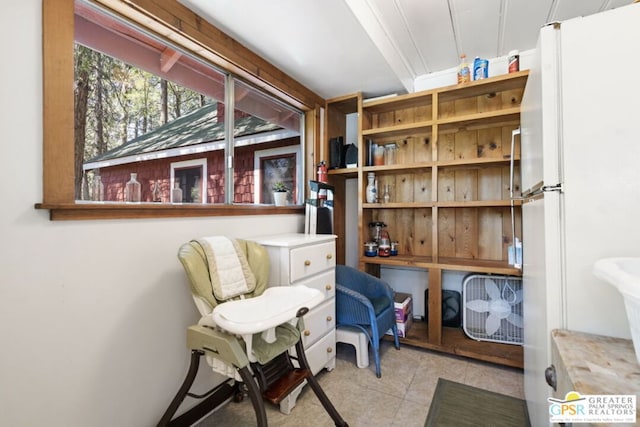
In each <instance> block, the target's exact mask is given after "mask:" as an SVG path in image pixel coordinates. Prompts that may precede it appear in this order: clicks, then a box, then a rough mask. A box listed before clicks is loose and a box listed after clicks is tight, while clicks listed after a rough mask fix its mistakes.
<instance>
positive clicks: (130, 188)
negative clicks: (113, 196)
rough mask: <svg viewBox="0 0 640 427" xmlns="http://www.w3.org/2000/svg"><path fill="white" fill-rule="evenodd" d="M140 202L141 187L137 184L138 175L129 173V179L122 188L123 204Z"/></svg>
mask: <svg viewBox="0 0 640 427" xmlns="http://www.w3.org/2000/svg"><path fill="white" fill-rule="evenodd" d="M140 200H142V186H141V185H140V183H139V182H138V174H137V173H133V172H132V173H131V179H130V180H129V181H128V182H127V184H126V185H125V187H124V201H125V202H134V203H135V202H140Z"/></svg>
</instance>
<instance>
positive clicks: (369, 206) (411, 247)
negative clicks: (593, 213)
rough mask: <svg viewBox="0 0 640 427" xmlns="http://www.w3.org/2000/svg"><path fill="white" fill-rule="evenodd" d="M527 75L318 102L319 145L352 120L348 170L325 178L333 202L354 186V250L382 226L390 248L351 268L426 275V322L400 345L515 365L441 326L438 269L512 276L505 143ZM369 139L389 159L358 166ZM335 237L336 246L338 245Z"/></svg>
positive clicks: (512, 353)
mask: <svg viewBox="0 0 640 427" xmlns="http://www.w3.org/2000/svg"><path fill="white" fill-rule="evenodd" d="M527 77H528V71H521V72H517V73H512V74H507V75H503V76H498V77H493V78H489V79H485V80H480V81H476V82H471V83H468V84H465V85H455V86H448V87H443V88H438V89H434V90H429V91H424V92H419V93H413V94H408V95H401V96H394V97H388V98H383V99H378V100H373V101H364V100H363V99H362V96H361V94H359V93H357V94H353V95H347V96H344V97H340V98H335V99H332V100H329V101H327V105H326V111H327V121H326V123H327V127H326V130H327V131H326V132H325V134H326V136H327V141H328V140H329V138H332V137H336V136H341V135H344V132H345V118H346V116H347V115H351V114H354V113H357V117H358V119H357V120H358V132H359V141H358V146H359V147H360V149H359V161H358V167H357V168H356V169H336V170H331V171H329V179H330V183H331V184H332V185H335V186H336V187H337V188H340V190H337V193H340V192H342V194H343V197H346V196H344V194H345V191H344V188H345V186H344V183H345V180H346V179H350V178H356V179H357V180H358V228H359V233H358V234H359V244H360V247H361V248H362V247H363V245H364V243H365V242H366V241H368V240H369V230H368V224H369V223H370V222H373V221H383V222H384V223H385V224H387V226H388V230H389V233H390V235H391V239H392V240H394V241H397V242H398V244H399V246H398V247H399V255H398V256H394V257H388V258H382V257H365V256H364V253H362V254H361V255H360V262H359V264H360V268H361V269H362V270H365V271H368V272H370V273H372V274H376V275H379V273H380V267H381V266H395V267H411V268H421V269H425V270H427V271H428V274H429V284H428V287H429V290H430V291H429V303H428V304H429V306H428V309H429V310H428V312H429V318H428V319H426V322H422V323H421V322H417V324H414V326H413V329H412V330H410V332H409V336H408V337H407V338H404V339H403V342H405V343H406V344H409V345H414V346H417V347H423V348H430V349H435V350H440V351H445V352H449V353H454V354H460V355H464V356H468V357H473V358H477V359H481V360H486V361H490V362H495V363H501V364H504V365H508V366H516V367H522V348H521V347H519V346H514V345H510V344H496V343H492V342H478V341H474V340H472V339H469V338H467V337H466V336H465V335H464V333H463V331H462V330H461V329H451V328H443V327H442V325H441V316H442V313H441V301H440V295H441V289H442V273H443V272H445V271H467V272H470V273H471V272H473V273H485V274H500V275H513V276H519V275H521V272H520V270H519V269H516V268H514V267H513V266H511V265H509V264H508V255H507V250H508V247H509V245H512V244H513V241H514V237H521V229H522V213H521V207H520V206H521V204H520V203H516V202H512V201H511V200H510V193H511V191H512V189H511V186H512V184H513V192H514V195H515V196H518V195H519V191H520V189H519V182H518V177H519V159H520V151H519V141H517V142H518V144H515V150H514V151H513V153H512V151H511V148H512V147H511V145H512V144H511V138H512V131H513V130H514V129H517V128H518V127H519V126H520V102H521V99H522V94H523V92H524V87H525V84H526V80H527ZM369 141H371V142H372V143H375V144H377V145H386V144H391V143H395V144H396V146H397V147H398V148H397V150H396V155H395V157H396V162H395V163H394V164H386V165H381V166H370V165H367V164H366V162H365V160H366V153H365V151H366V148H365V147H367V143H368V142H369ZM512 157H513V162H512ZM512 163H513V164H514V166H515V170H514V173H513V175H512V171H511V164H512ZM370 172H373V173H375V175H376V178H377V181H378V190H379V194H381V193H382V189H383V188H384V186H385V185H388V186H389V188H390V189H391V201H390V202H389V203H382V202H381V201H378V202H377V203H366V202H365V189H366V185H367V174H368V173H370ZM512 176H513V178H514V181H513V183H512V182H511V177H512ZM340 200H341V199H340V196H337V197H336V210H335V214H336V224H337V227H336V233H337V234H338V236H344V217H339V216H340V215H344V210H342V211H341V210H340V209H339V208H338V206H339V205H340ZM514 230H515V236H514ZM340 240H341V239H340V237H339V238H338V245H341V244H344V241H343V240H342V242H341V241H340ZM338 254H339V255H338V262H344V258H340V254H341V252H340V249H338ZM342 254H344V250H343V251H342Z"/></svg>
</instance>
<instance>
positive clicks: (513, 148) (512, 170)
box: [509, 128, 520, 250]
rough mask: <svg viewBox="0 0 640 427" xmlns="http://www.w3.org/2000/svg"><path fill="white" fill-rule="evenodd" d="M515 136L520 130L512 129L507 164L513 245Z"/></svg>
mask: <svg viewBox="0 0 640 427" xmlns="http://www.w3.org/2000/svg"><path fill="white" fill-rule="evenodd" d="M516 135H520V128H517V129H514V130H513V131H511V159H510V162H509V199H510V200H511V241H512V244H513V245H514V250H515V244H516V212H515V208H514V202H515V201H514V198H513V193H514V191H513V183H514V179H513V178H514V174H515V155H516V149H515V147H516Z"/></svg>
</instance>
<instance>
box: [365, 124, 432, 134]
mask: <svg viewBox="0 0 640 427" xmlns="http://www.w3.org/2000/svg"><path fill="white" fill-rule="evenodd" d="M432 126H433V122H432V121H430V120H429V121H424V122H417V123H408V124H402V125H396V126H386V127H380V128H373V129H367V130H363V131H362V136H364V137H376V138H394V137H395V138H403V137H406V136H408V135H411V134H415V133H429V132H431V127H432Z"/></svg>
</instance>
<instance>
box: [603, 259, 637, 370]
mask: <svg viewBox="0 0 640 427" xmlns="http://www.w3.org/2000/svg"><path fill="white" fill-rule="evenodd" d="M593 273H594V274H595V275H596V276H597V277H599V278H601V279H603V280H605V281H607V282H608V283H609V284H611V285H613V286H614V287H615V288H616V289H617V290H618V292H620V294H621V295H622V297H623V298H624V306H625V309H626V310H627V320H628V321H629V329H631V340H632V341H633V348H634V349H635V352H636V359H637V361H638V363H640V258H604V259H601V260H598V261H596V263H595V264H594V266H593Z"/></svg>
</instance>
